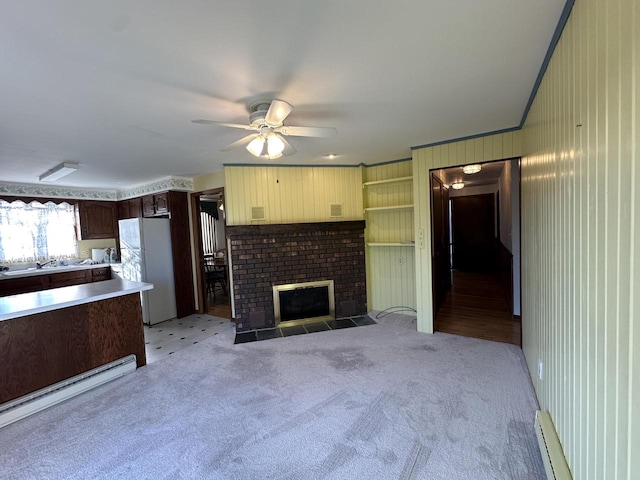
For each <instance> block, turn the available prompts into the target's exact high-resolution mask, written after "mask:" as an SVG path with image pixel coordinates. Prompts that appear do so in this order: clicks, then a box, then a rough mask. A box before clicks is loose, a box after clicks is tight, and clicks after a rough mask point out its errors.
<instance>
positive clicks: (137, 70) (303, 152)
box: [0, 0, 565, 189]
mask: <svg viewBox="0 0 640 480" xmlns="http://www.w3.org/2000/svg"><path fill="white" fill-rule="evenodd" d="M564 3H565V0H536V1H530V0H483V1H478V0H396V1H395V2H381V1H371V0H349V1H347V0H324V1H313V2H312V1H303V0H299V1H285V0H271V1H269V2H264V1H257V0H253V1H243V0H209V1H204V0H203V1H195V0H183V1H180V2H178V1H168V0H166V1H158V0H153V1H152V0H137V1H130V0H129V1H124V0H114V1H108V2H106V1H103V2H95V1H92V2H87V1H82V0H47V1H46V2H43V1H41V0H20V1H6V2H3V5H2V13H1V14H0V53H1V61H0V181H2V182H21V183H32V184H36V183H38V177H39V175H41V174H42V173H44V172H45V171H46V170H48V169H50V168H52V167H53V166H55V165H57V164H58V163H60V162H62V161H68V162H78V163H79V164H80V169H79V170H78V171H77V172H75V173H73V174H71V175H69V176H68V177H65V178H64V179H62V180H60V181H59V182H57V184H58V185H66V186H77V187H89V188H110V189H125V188H128V187H132V186H134V185H139V184H143V183H148V182H151V181H155V180H158V179H160V178H164V177H167V176H173V175H175V176H188V177H191V176H196V175H200V174H204V173H209V172H213V171H216V170H220V169H221V168H222V165H223V164H229V163H236V164H237V163H253V164H256V163H269V161H268V160H261V159H258V158H256V157H253V156H252V155H250V154H249V153H248V152H247V151H246V150H245V149H244V148H240V149H237V150H234V151H231V152H220V149H221V148H222V147H223V146H225V145H227V144H229V143H231V142H233V141H235V140H237V139H239V138H241V137H242V136H244V135H245V134H246V133H247V132H245V131H243V130H234V129H230V128H223V127H212V126H205V125H198V124H193V123H191V120H192V119H197V118H205V119H212V120H220V121H227V122H233V123H248V113H247V105H248V103H249V102H251V101H252V100H255V99H258V98H263V97H269V98H274V97H275V98H280V99H283V100H285V101H287V102H289V103H291V104H293V105H294V106H295V109H294V111H293V112H292V113H291V115H290V116H289V117H288V119H287V121H286V122H285V124H289V125H310V126H331V127H336V128H337V130H338V136H337V137H336V138H331V139H316V138H300V137H289V139H290V143H291V144H292V145H293V146H294V147H295V148H296V149H297V150H298V153H297V154H295V155H294V156H292V157H288V158H286V159H285V158H281V159H279V160H277V162H278V163H280V164H283V163H290V164H301V165H308V164H314V165H316V164H358V163H365V164H372V163H379V162H384V161H389V160H396V159H401V158H408V157H410V156H411V147H412V146H416V145H423V144H428V143H432V142H437V141H442V140H448V139H453V138H459V137H464V136H468V135H474V134H479V133H485V132H488V131H494V130H499V129H504V128H509V127H514V126H517V125H518V124H519V123H520V119H521V117H522V114H523V112H524V109H525V106H526V104H527V101H528V99H529V96H530V94H531V92H532V89H533V86H534V83H535V79H536V76H537V74H538V72H539V70H540V67H541V65H542V62H543V58H544V55H545V53H546V51H547V48H548V47H549V44H550V41H551V38H552V35H553V32H554V29H555V27H556V24H557V23H558V20H559V18H560V15H561V12H562V9H563V7H564ZM332 152H335V153H337V154H338V157H337V158H336V159H335V160H329V159H327V158H326V157H325V155H327V154H329V153H332Z"/></svg>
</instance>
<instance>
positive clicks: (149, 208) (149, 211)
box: [142, 195, 156, 217]
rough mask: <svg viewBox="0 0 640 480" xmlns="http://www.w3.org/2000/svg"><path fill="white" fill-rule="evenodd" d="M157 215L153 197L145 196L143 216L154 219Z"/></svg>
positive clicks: (143, 199) (143, 198)
mask: <svg viewBox="0 0 640 480" xmlns="http://www.w3.org/2000/svg"><path fill="white" fill-rule="evenodd" d="M155 213H156V209H155V204H154V202H153V195H145V196H144V197H142V215H143V216H145V217H153V216H154V215H155Z"/></svg>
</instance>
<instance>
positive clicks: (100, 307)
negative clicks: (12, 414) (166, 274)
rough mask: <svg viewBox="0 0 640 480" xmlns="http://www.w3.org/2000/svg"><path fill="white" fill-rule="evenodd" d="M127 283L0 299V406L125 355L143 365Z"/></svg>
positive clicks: (133, 285) (136, 296)
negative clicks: (132, 356)
mask: <svg viewBox="0 0 640 480" xmlns="http://www.w3.org/2000/svg"><path fill="white" fill-rule="evenodd" d="M152 288H153V285H152V284H150V283H141V282H132V281H130V280H121V279H114V280H104V281H101V282H95V283H87V284H82V285H72V286H67V287H58V288H51V289H49V290H42V291H39V292H32V293H20V294H17V295H10V296H7V297H2V298H0V387H1V388H0V404H3V403H5V402H8V401H11V400H14V399H16V398H20V397H22V396H24V395H28V394H31V393H33V392H35V391H37V390H40V389H42V388H45V387H48V386H50V385H54V384H56V383H58V382H60V381H62V380H66V379H69V378H72V377H75V376H76V375H80V374H82V373H85V372H88V371H90V370H92V369H94V368H97V367H100V366H102V365H106V364H108V363H111V362H113V361H116V360H119V359H121V358H124V357H126V356H128V355H135V356H136V365H137V366H138V367H142V366H143V365H145V364H146V356H145V346H144V330H143V328H142V306H141V303H140V302H141V300H140V292H142V291H144V290H150V289H152Z"/></svg>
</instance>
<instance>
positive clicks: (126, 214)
mask: <svg viewBox="0 0 640 480" xmlns="http://www.w3.org/2000/svg"><path fill="white" fill-rule="evenodd" d="M140 217H142V198H140V197H137V198H130V199H129V200H120V201H119V202H118V220H124V219H127V218H140Z"/></svg>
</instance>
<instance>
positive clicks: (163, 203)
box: [142, 192, 169, 217]
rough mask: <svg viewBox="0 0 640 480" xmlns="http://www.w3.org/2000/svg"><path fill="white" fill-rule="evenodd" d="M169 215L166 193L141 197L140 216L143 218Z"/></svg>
mask: <svg viewBox="0 0 640 480" xmlns="http://www.w3.org/2000/svg"><path fill="white" fill-rule="evenodd" d="M168 213H169V202H168V197H167V193H166V192H165V193H156V194H154V195H145V196H144V197H142V214H143V216H145V217H153V216H156V215H166V214H168Z"/></svg>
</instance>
